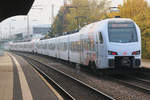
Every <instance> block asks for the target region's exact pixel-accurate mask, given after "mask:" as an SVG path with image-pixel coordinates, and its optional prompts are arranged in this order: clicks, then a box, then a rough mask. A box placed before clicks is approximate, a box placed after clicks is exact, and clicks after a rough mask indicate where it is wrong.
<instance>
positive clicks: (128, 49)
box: [9, 18, 142, 69]
mask: <svg viewBox="0 0 150 100" xmlns="http://www.w3.org/2000/svg"><path fill="white" fill-rule="evenodd" d="M9 49H10V50H13V51H21V52H31V53H38V54H42V55H47V56H51V57H54V58H58V59H62V60H65V61H68V62H72V63H75V64H78V65H84V66H90V67H91V68H92V69H116V68H140V65H141V52H142V51H141V32H140V28H139V27H138V25H137V24H136V23H135V22H134V21H133V20H131V19H128V18H109V19H104V20H101V21H97V22H94V23H91V24H88V25H86V26H84V27H83V28H81V29H80V30H79V31H78V32H75V33H73V34H68V35H63V36H58V37H54V38H50V39H46V40H36V41H35V40H34V41H30V42H21V43H10V44H9Z"/></svg>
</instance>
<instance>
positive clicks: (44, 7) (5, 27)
mask: <svg viewBox="0 0 150 100" xmlns="http://www.w3.org/2000/svg"><path fill="white" fill-rule="evenodd" d="M148 1H149V2H150V0H148ZM122 3H123V0H112V6H117V5H118V4H122ZM52 4H53V5H54V9H55V10H54V16H56V15H57V13H58V11H59V8H60V7H61V6H62V5H63V0H35V2H34V4H33V7H32V9H31V10H30V12H29V14H28V16H29V26H30V27H31V26H36V25H39V24H50V23H51V11H52V9H51V8H52V7H51V6H52ZM10 26H11V32H12V33H11V34H14V33H20V32H25V31H26V29H27V16H15V17H11V18H8V19H6V20H4V21H3V22H1V23H0V36H1V37H4V35H3V34H5V37H7V36H8V35H10V34H9V31H10Z"/></svg>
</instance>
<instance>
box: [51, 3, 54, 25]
mask: <svg viewBox="0 0 150 100" xmlns="http://www.w3.org/2000/svg"><path fill="white" fill-rule="evenodd" d="M53 21H54V4H52V19H51V25H52V24H53Z"/></svg>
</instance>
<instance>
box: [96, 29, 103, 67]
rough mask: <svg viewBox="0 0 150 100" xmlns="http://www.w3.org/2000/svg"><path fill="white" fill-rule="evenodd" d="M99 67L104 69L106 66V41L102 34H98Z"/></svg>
mask: <svg viewBox="0 0 150 100" xmlns="http://www.w3.org/2000/svg"><path fill="white" fill-rule="evenodd" d="M97 37H98V38H97V39H98V40H97V61H98V62H97V66H98V67H99V68H102V67H103V66H104V61H105V60H104V56H105V55H104V52H105V47H104V39H103V35H102V33H101V32H99V33H98V36H97Z"/></svg>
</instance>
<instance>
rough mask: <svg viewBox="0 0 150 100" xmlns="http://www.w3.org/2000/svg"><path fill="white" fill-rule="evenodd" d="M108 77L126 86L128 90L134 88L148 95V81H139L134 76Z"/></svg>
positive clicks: (149, 85)
mask: <svg viewBox="0 0 150 100" xmlns="http://www.w3.org/2000/svg"><path fill="white" fill-rule="evenodd" d="M109 77H111V78H112V79H114V80H116V81H118V82H121V83H123V84H125V85H127V86H128V87H130V88H134V89H136V90H139V91H141V92H144V93H147V94H150V81H148V80H145V79H141V78H138V77H135V76H130V75H121V74H119V75H115V76H109Z"/></svg>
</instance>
